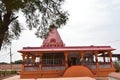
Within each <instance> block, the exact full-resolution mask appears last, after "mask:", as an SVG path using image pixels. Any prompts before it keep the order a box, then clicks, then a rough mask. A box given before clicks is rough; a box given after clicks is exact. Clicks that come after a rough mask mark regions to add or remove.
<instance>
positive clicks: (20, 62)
mask: <svg viewBox="0 0 120 80" xmlns="http://www.w3.org/2000/svg"><path fill="white" fill-rule="evenodd" d="M13 64H22V60H17V61H15V62H13Z"/></svg>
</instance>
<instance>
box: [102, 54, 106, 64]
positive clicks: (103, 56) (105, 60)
mask: <svg viewBox="0 0 120 80" xmlns="http://www.w3.org/2000/svg"><path fill="white" fill-rule="evenodd" d="M103 62H104V63H105V62H106V60H105V52H103Z"/></svg>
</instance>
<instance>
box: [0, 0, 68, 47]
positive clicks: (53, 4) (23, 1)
mask: <svg viewBox="0 0 120 80" xmlns="http://www.w3.org/2000/svg"><path fill="white" fill-rule="evenodd" d="M63 2H64V0H0V49H1V46H2V45H5V44H7V45H9V44H10V43H11V41H12V40H14V39H18V38H19V36H20V33H21V31H22V30H23V29H24V27H23V26H22V25H21V24H20V22H19V20H18V17H19V15H18V12H22V13H23V14H24V17H25V19H26V25H27V28H29V29H30V30H32V29H33V28H36V33H35V34H36V36H37V37H40V38H45V37H46V35H47V32H48V29H49V25H50V24H51V23H53V24H54V25H55V26H56V27H57V28H59V27H60V26H61V25H65V24H66V21H67V20H68V13H67V11H64V10H63V9H62V7H61V5H62V4H63Z"/></svg>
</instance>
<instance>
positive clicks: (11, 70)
mask: <svg viewBox="0 0 120 80" xmlns="http://www.w3.org/2000/svg"><path fill="white" fill-rule="evenodd" d="M10 69H11V71H12V53H11V47H10Z"/></svg>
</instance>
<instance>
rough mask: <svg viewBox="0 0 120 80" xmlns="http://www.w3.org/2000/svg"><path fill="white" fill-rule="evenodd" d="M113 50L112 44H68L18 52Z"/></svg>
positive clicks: (31, 48)
mask: <svg viewBox="0 0 120 80" xmlns="http://www.w3.org/2000/svg"><path fill="white" fill-rule="evenodd" d="M94 50H98V51H109V50H110V51H112V50H115V49H113V48H111V47H110V46H67V47H56V48H53V47H49V48H43V47H24V48H23V49H22V50H19V51H18V52H55V51H56V52H57V51H94Z"/></svg>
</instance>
